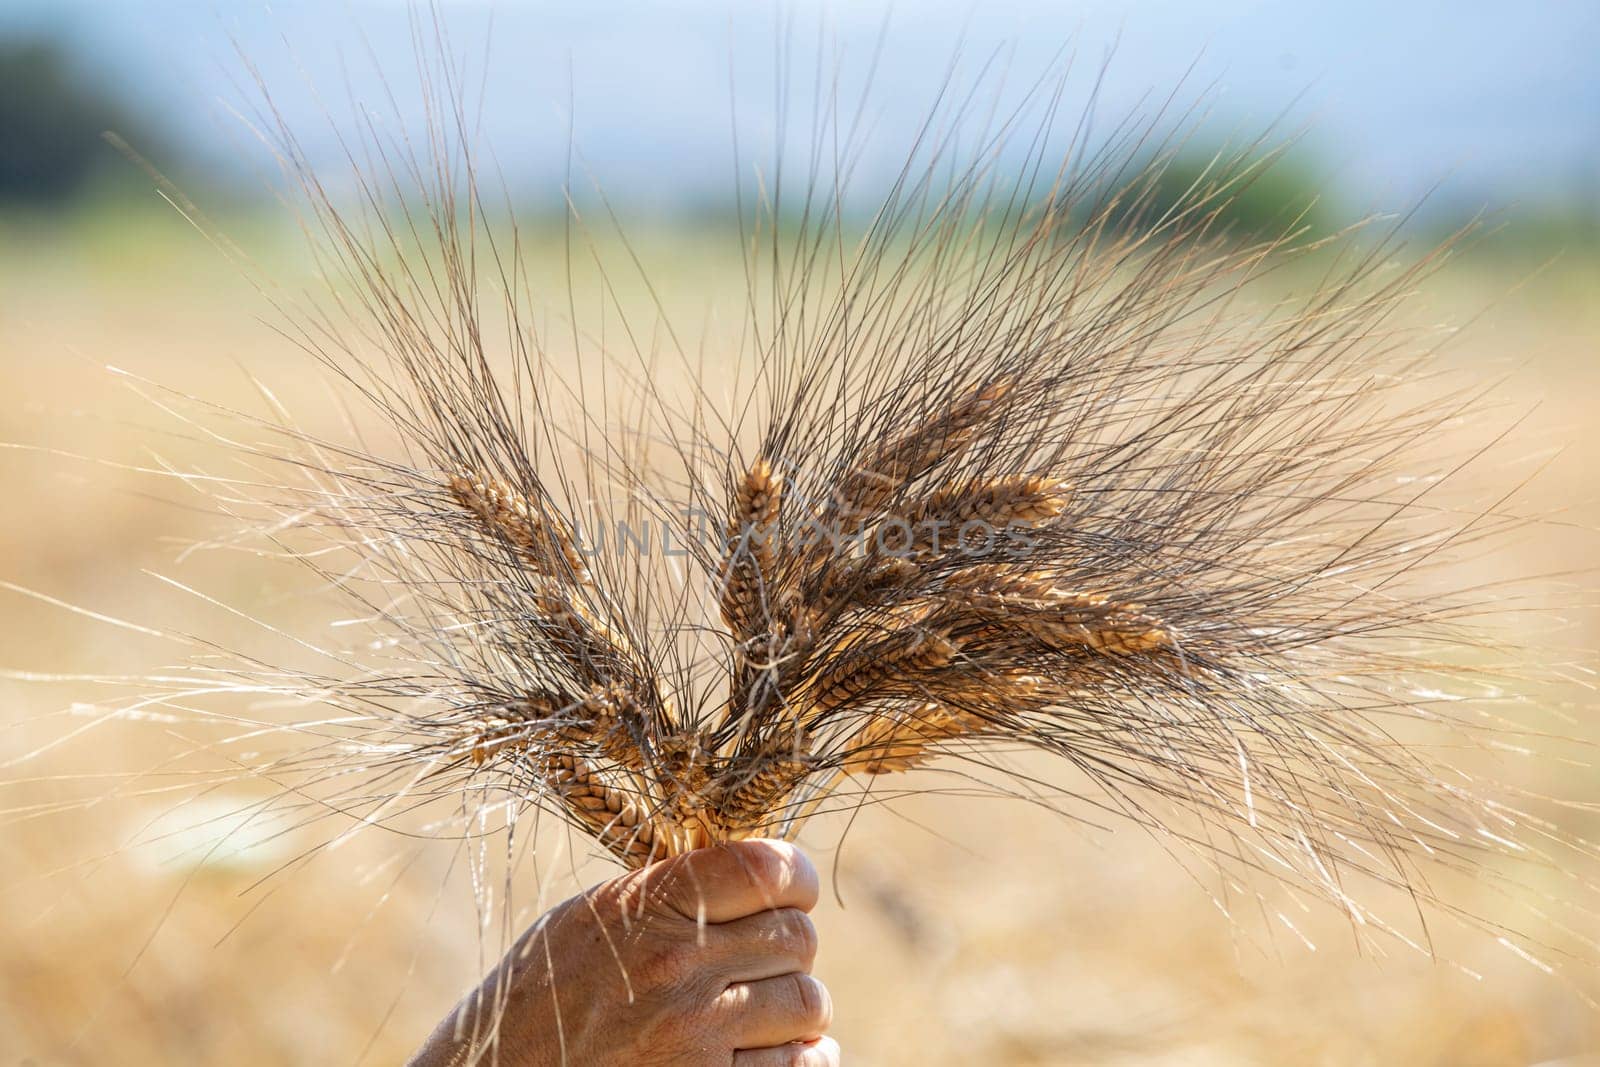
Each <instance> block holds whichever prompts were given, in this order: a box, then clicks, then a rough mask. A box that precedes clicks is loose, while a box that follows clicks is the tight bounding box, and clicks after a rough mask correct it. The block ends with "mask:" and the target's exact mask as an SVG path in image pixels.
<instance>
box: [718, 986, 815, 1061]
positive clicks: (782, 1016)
mask: <svg viewBox="0 0 1600 1067" xmlns="http://www.w3.org/2000/svg"><path fill="white" fill-rule="evenodd" d="M717 1014H718V1015H719V1016H721V1019H722V1025H724V1026H725V1027H726V1029H725V1031H724V1032H725V1033H726V1034H727V1035H728V1036H729V1038H731V1039H732V1040H731V1044H732V1045H733V1047H734V1048H770V1047H773V1046H776V1045H782V1044H786V1043H787V1042H790V1041H810V1040H813V1039H815V1038H818V1037H821V1036H822V1035H823V1033H825V1032H826V1031H827V1029H828V1024H829V1023H831V1022H833V1000H832V998H830V997H829V996H828V990H827V989H826V988H825V987H824V986H823V984H822V983H821V982H819V981H817V980H816V979H815V978H813V977H811V976H810V975H809V974H785V975H782V976H780V977H778V978H763V979H762V980H761V981H759V982H736V983H734V984H733V985H730V986H729V987H728V988H727V989H725V990H723V992H722V995H721V996H720V997H718V998H717Z"/></svg>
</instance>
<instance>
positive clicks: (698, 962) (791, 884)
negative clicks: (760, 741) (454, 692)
mask: <svg viewBox="0 0 1600 1067" xmlns="http://www.w3.org/2000/svg"><path fill="white" fill-rule="evenodd" d="M816 902H817V872H816V869H815V868H814V867H813V866H812V865H811V863H810V861H808V860H807V859H806V858H805V857H804V856H803V855H801V854H800V852H799V851H797V850H796V849H795V848H794V847H793V846H791V845H788V844H785V843H782V842H777V841H741V842H738V843H735V844H730V845H722V846H718V847H716V848H708V849H701V850H699V851H697V852H691V853H688V854H687V855H683V856H676V857H674V858H672V859H668V860H663V861H661V862H660V863H656V864H652V865H651V866H649V867H646V868H644V869H643V870H639V871H633V872H631V873H629V874H625V875H623V876H621V877H620V878H615V879H613V880H612V881H610V882H607V883H605V884H604V885H601V886H599V887H597V888H595V889H592V890H590V891H588V892H585V893H581V894H579V895H578V896H575V897H573V898H572V899H571V900H568V901H566V902H565V903H563V904H560V905H558V906H556V907H555V908H553V909H552V910H550V911H549V912H548V913H546V914H545V915H544V916H543V917H542V918H540V919H539V921H538V922H537V923H535V924H534V925H533V927H532V928H531V929H529V930H528V931H527V932H526V933H525V934H523V935H522V937H520V938H519V939H518V940H517V943H516V944H515V945H514V946H513V947H512V949H511V951H510V952H509V953H507V954H506V957H505V959H504V960H502V961H501V962H500V964H499V966H497V967H496V968H495V969H494V971H492V972H491V973H490V974H489V976H488V977H487V978H485V979H484V981H483V983H482V984H481V985H480V986H479V987H478V988H477V989H476V990H474V991H473V992H472V993H470V994H468V996H467V997H466V999H464V1000H463V1001H462V1002H461V1003H460V1004H459V1005H458V1006H457V1007H456V1008H455V1010H454V1011H452V1012H451V1013H450V1014H449V1015H448V1016H447V1017H446V1018H445V1019H444V1021H443V1022H441V1023H440V1024H439V1026H438V1027H437V1028H436V1029H435V1030H434V1032H433V1035H432V1036H431V1037H430V1038H429V1039H428V1042H427V1044H426V1045H424V1046H423V1048H422V1050H421V1051H419V1052H418V1053H417V1054H416V1056H414V1057H413V1058H412V1060H411V1067H465V1065H468V1064H480V1063H481V1064H486V1065H487V1064H495V1065H496V1067H605V1065H610V1064H616V1065H619V1067H621V1065H627V1067H654V1065H666V1064H672V1065H684V1067H730V1065H732V1067H838V1063H839V1047H838V1045H836V1044H835V1043H834V1042H833V1040H832V1039H831V1038H827V1037H824V1036H823V1032H824V1031H825V1030H827V1028H828V1023H829V1021H830V1018H831V1016H832V1011H833V1009H832V1005H831V1003H830V1001H829V999H828V992H827V990H826V989H824V988H823V987H822V983H820V982H818V981H817V980H816V979H815V978H812V977H811V974H810V971H811V964H812V960H813V958H814V957H815V955H816V951H817V934H816V929H815V928H814V927H813V926H812V925H811V919H810V918H809V917H808V916H807V914H806V913H807V912H809V911H810V910H811V909H812V907H813V906H815V904H816Z"/></svg>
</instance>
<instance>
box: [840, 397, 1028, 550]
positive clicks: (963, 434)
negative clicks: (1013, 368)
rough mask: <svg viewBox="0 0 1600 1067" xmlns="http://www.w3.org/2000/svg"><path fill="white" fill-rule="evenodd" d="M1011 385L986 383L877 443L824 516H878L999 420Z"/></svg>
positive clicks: (844, 482) (847, 476) (851, 519)
mask: <svg viewBox="0 0 1600 1067" xmlns="http://www.w3.org/2000/svg"><path fill="white" fill-rule="evenodd" d="M1013 389H1014V383H1012V382H1010V381H1006V380H1001V381H996V382H990V383H989V384H987V385H983V386H980V387H978V388H976V389H972V390H970V391H969V392H967V393H965V394H963V395H962V396H960V397H958V398H956V399H955V400H954V401H953V402H952V403H951V404H950V405H949V406H948V407H947V408H945V409H944V410H943V411H941V412H939V413H938V414H936V415H935V416H933V417H932V418H929V419H926V420H924V421H922V422H920V423H918V424H917V425H916V426H913V427H912V428H910V429H909V430H906V431H905V432H903V433H901V434H898V435H896V436H893V437H889V438H887V439H885V440H881V441H879V442H878V443H877V445H875V446H874V447H873V448H872V449H871V451H869V452H868V453H867V455H866V457H865V458H864V459H863V460H862V461H861V462H860V463H859V464H857V465H856V466H855V467H854V468H853V469H851V470H850V471H849V472H848V473H847V474H845V475H844V477H843V478H841V479H840V481H839V484H838V485H837V486H836V487H835V488H834V490H833V494H832V498H831V500H830V502H829V505H828V508H827V515H826V516H825V517H826V518H827V519H829V520H830V521H839V522H843V523H845V524H847V525H848V524H853V523H860V522H865V521H867V520H869V519H871V518H872V517H873V516H875V515H878V514H880V513H881V512H882V511H883V509H884V507H885V506H887V505H888V504H889V503H890V502H891V501H893V500H895V499H896V498H897V497H899V496H901V495H902V494H903V493H904V491H905V490H906V488H907V487H908V486H909V485H910V484H911V483H912V482H915V481H916V480H917V479H919V478H922V477H924V476H925V475H927V474H928V473H930V472H931V471H933V470H934V469H935V468H937V467H939V466H940V465H941V464H944V463H947V462H949V461H950V460H952V459H954V458H955V457H956V456H958V455H960V454H961V453H962V452H964V451H965V450H966V449H967V447H968V446H970V445H971V444H972V442H973V441H974V440H975V439H976V438H977V436H978V433H979V431H980V430H981V429H982V428H983V427H984V426H985V424H987V423H993V422H995V421H996V420H998V419H999V418H1000V417H1001V415H1002V412H1003V406H1004V405H1005V403H1006V401H1007V399H1008V398H1009V397H1010V396H1011V395H1012V393H1013Z"/></svg>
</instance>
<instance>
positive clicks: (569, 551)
mask: <svg viewBox="0 0 1600 1067" xmlns="http://www.w3.org/2000/svg"><path fill="white" fill-rule="evenodd" d="M449 486H450V495H451V496H453V497H455V499H456V501H457V503H459V504H460V505H461V506H462V507H463V508H466V509H467V510H468V511H470V512H472V513H473V514H474V515H476V516H477V517H478V519H479V520H480V521H481V522H482V523H483V525H484V528H485V529H486V530H488V531H490V532H491V533H493V534H496V535H498V536H500V537H502V538H504V539H505V540H506V541H507V542H508V543H509V544H511V545H512V546H514V547H515V548H516V549H517V551H518V553H519V554H520V555H521V556H522V558H523V560H524V562H526V563H527V565H528V567H529V568H530V569H532V570H533V571H535V572H536V573H538V574H542V575H545V576H547V577H560V576H562V572H561V569H560V568H561V567H563V566H564V567H565V568H566V570H567V573H568V574H570V576H571V577H572V579H573V580H575V581H578V582H580V583H583V584H589V583H590V577H589V567H588V564H587V563H586V562H585V561H584V558H583V553H581V552H579V551H578V547H577V545H576V543H575V542H574V539H573V537H572V534H571V533H570V532H569V531H568V530H566V529H565V528H564V527H563V526H562V525H560V524H559V522H558V521H556V520H554V519H546V518H544V517H542V516H540V515H539V514H538V513H537V511H536V510H535V509H534V508H533V506H532V505H531V504H530V503H529V501H528V498H527V497H526V496H524V495H523V494H521V493H519V492H517V491H516V490H515V489H513V488H511V486H509V485H507V484H506V483H505V482H503V481H501V480H499V479H497V478H483V477H480V476H478V475H474V474H470V473H467V474H457V475H455V476H453V477H452V478H451V479H450V482H449Z"/></svg>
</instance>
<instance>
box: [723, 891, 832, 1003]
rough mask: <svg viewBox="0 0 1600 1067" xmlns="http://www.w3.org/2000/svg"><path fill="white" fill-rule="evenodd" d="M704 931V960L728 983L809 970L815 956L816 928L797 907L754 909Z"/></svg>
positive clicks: (757, 979)
mask: <svg viewBox="0 0 1600 1067" xmlns="http://www.w3.org/2000/svg"><path fill="white" fill-rule="evenodd" d="M706 934H707V937H706V950H707V954H708V961H707V962H708V964H709V965H710V966H711V967H712V968H713V969H714V970H715V971H716V973H717V974H719V975H720V976H721V977H722V979H723V981H724V982H726V983H728V984H732V983H735V982H758V981H760V980H761V979H763V978H777V977H779V976H780V975H785V974H793V973H795V972H797V971H798V972H801V973H807V974H809V973H810V971H811V965H812V964H813V963H815V962H816V959H817V928H816V926H815V925H813V924H812V922H811V916H809V915H807V914H806V913H805V912H803V911H801V910H800V909H799V908H779V909H778V910H777V911H763V912H758V913H756V914H755V915H750V916H747V917H745V918H743V919H735V920H733V921H732V922H726V923H722V924H720V925H717V926H711V927H707V928H706Z"/></svg>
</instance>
